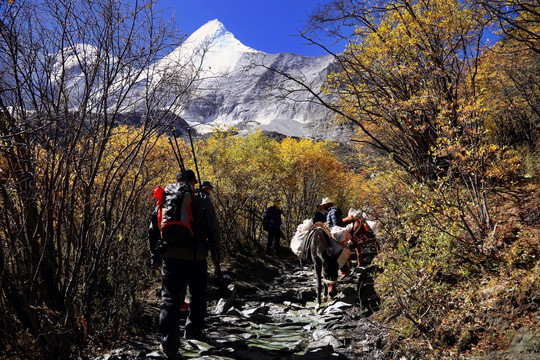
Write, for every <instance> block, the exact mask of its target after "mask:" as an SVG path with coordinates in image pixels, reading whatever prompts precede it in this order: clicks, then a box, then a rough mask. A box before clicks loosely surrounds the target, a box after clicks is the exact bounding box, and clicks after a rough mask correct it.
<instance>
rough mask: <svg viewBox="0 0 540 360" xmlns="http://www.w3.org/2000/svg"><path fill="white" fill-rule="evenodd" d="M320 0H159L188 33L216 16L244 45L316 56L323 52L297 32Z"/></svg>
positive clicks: (182, 29)
mask: <svg viewBox="0 0 540 360" xmlns="http://www.w3.org/2000/svg"><path fill="white" fill-rule="evenodd" d="M321 2H322V0H161V6H162V7H164V8H171V10H170V11H169V12H166V13H165V17H169V16H172V11H173V10H174V11H176V15H175V18H176V21H177V24H178V28H179V30H180V31H182V32H183V33H186V34H187V35H190V34H192V33H193V32H194V31H195V30H197V29H198V28H200V27H201V26H203V25H204V24H205V23H207V22H208V21H210V20H213V19H218V20H219V21H221V23H223V25H225V28H226V29H227V30H229V31H230V32H232V33H233V34H234V36H235V37H236V38H237V39H238V40H240V42H242V43H243V44H244V45H246V46H249V47H251V48H253V49H255V50H260V51H264V52H267V53H278V52H291V53H295V54H301V55H308V56H319V55H324V54H325V52H324V51H323V50H322V49H320V48H319V47H317V46H309V45H305V40H302V39H301V38H300V37H298V36H291V35H295V34H298V30H301V29H303V28H304V22H305V21H306V20H307V18H308V15H309V14H310V13H311V12H312V11H313V10H315V9H316V8H317V5H318V4H319V3H321Z"/></svg>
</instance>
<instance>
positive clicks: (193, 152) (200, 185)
mask: <svg viewBox="0 0 540 360" xmlns="http://www.w3.org/2000/svg"><path fill="white" fill-rule="evenodd" d="M188 135H189V142H190V143H191V153H192V154H193V162H194V163H195V171H196V172H197V178H198V179H199V189H202V183H201V175H200V174H199V166H197V157H196V156H195V147H194V146H193V138H192V137H191V128H188Z"/></svg>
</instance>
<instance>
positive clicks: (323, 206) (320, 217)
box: [313, 197, 334, 224]
mask: <svg viewBox="0 0 540 360" xmlns="http://www.w3.org/2000/svg"><path fill="white" fill-rule="evenodd" d="M333 204H334V202H333V201H332V200H331V199H330V198H329V197H325V198H323V199H322V201H321V203H320V204H317V210H316V211H315V214H314V215H313V223H314V224H315V223H317V222H322V223H324V222H326V214H327V212H328V209H330V208H331V207H332V205H333Z"/></svg>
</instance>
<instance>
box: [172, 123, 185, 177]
mask: <svg viewBox="0 0 540 360" xmlns="http://www.w3.org/2000/svg"><path fill="white" fill-rule="evenodd" d="M172 136H173V138H174V144H173V142H172V140H171V138H169V143H170V144H171V147H172V150H173V153H174V156H175V157H176V161H177V162H178V165H179V166H180V170H182V172H184V171H185V170H186V168H185V167H184V159H182V153H181V152H180V146H178V141H177V140H176V128H173V131H172Z"/></svg>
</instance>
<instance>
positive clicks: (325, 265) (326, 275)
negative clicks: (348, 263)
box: [304, 226, 342, 308]
mask: <svg viewBox="0 0 540 360" xmlns="http://www.w3.org/2000/svg"><path fill="white" fill-rule="evenodd" d="M304 246H305V248H306V251H305V252H304V254H305V256H306V257H309V258H310V259H311V261H312V262H313V265H314V269H315V276H316V278H317V308H318V307H320V306H321V300H323V301H325V302H326V299H327V297H328V293H329V291H330V294H332V290H333V286H334V285H335V284H336V282H337V280H338V271H339V268H340V266H339V263H338V259H339V257H340V256H341V255H342V250H340V251H338V252H335V251H334V250H333V247H332V240H331V239H330V237H329V235H328V234H327V232H326V231H325V230H324V228H322V227H319V226H315V227H314V228H313V229H312V230H311V232H310V234H309V236H308V238H307V239H306V242H305V244H304ZM323 285H324V298H323V297H322V291H323Z"/></svg>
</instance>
